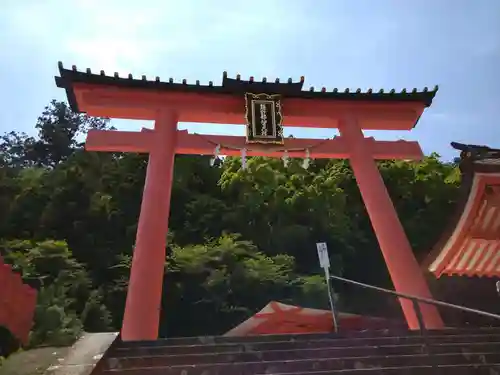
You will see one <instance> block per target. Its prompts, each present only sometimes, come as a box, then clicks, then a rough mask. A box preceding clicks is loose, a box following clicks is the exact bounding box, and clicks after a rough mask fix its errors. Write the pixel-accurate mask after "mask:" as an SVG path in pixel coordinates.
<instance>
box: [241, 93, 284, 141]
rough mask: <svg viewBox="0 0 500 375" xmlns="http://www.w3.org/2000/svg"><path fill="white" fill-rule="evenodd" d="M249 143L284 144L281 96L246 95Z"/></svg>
mask: <svg viewBox="0 0 500 375" xmlns="http://www.w3.org/2000/svg"><path fill="white" fill-rule="evenodd" d="M245 107H246V113H245V118H246V120H247V143H261V144H280V145H282V144H283V126H282V122H283V114H282V110H281V95H268V94H251V93H246V94H245Z"/></svg>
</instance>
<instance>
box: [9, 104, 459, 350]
mask: <svg viewBox="0 0 500 375" xmlns="http://www.w3.org/2000/svg"><path fill="white" fill-rule="evenodd" d="M109 127H110V124H109V121H108V120H107V119H96V118H89V117H86V116H85V115H80V114H75V113H72V112H71V111H70V110H69V108H68V107H67V106H66V105H65V104H64V103H60V102H55V101H54V102H52V103H51V104H50V105H49V106H48V107H47V108H46V110H45V112H44V113H43V114H42V116H41V117H40V118H39V119H38V122H37V123H36V128H37V130H38V136H37V137H28V136H26V135H24V134H19V133H16V132H11V133H8V134H5V135H4V136H3V137H2V138H0V165H1V169H0V212H1V213H2V214H1V215H0V239H1V245H0V253H1V254H2V255H3V256H4V258H5V259H6V261H8V262H10V263H12V264H14V265H15V268H16V269H17V270H18V271H19V272H21V273H22V275H23V276H24V277H25V278H35V279H37V280H38V281H39V283H40V294H39V304H38V308H37V311H36V319H35V326H34V330H33V334H32V342H33V344H39V343H43V342H49V343H54V342H55V343H59V342H64V341H65V340H66V339H67V338H68V337H73V336H74V335H76V334H78V332H79V331H80V330H81V329H85V330H88V331H93V330H106V329H117V328H118V327H119V326H120V321H121V318H122V314H123V306H124V301H125V293H126V288H127V279H128V273H129V267H130V261H131V255H132V247H133V243H134V237H135V231H136V226H137V218H138V214H139V208H140V200H141V194H142V188H143V182H144V175H145V167H146V164H147V157H146V156H144V155H136V154H116V153H115V154H113V153H95V152H85V151H84V150H83V148H82V143H81V142H82V140H83V137H82V134H84V133H85V131H87V130H88V129H90V128H109ZM175 163H176V165H175V176H174V177H175V182H174V186H173V192H172V194H173V197H172V204H171V215H170V228H171V229H170V233H169V245H168V249H167V250H168V258H167V259H166V263H165V268H166V271H167V272H166V275H165V279H164V287H163V290H164V298H163V310H162V311H163V313H162V328H161V331H162V334H163V335H165V334H168V335H169V336H172V335H191V334H212V333H222V332H224V330H227V329H229V328H230V327H231V326H233V325H235V324H237V323H239V322H240V321H242V320H243V319H244V318H246V317H247V316H249V315H250V314H251V313H253V312H255V311H256V310H258V309H260V308H262V307H263V306H264V305H265V304H266V303H267V302H268V301H269V300H272V299H275V300H280V301H284V302H291V303H296V304H303V305H306V306H310V307H325V306H328V305H327V303H328V302H327V301H328V300H327V297H326V294H325V286H324V284H323V281H322V277H321V276H319V275H321V273H320V270H319V268H318V264H317V254H316V250H315V243H316V242H320V241H325V242H327V243H328V246H329V249H330V257H331V261H332V266H333V270H332V272H335V273H336V274H343V275H345V276H346V277H349V278H353V279H356V280H360V281H364V282H369V283H373V284H377V285H381V286H389V287H391V284H390V281H389V278H388V275H387V271H386V268H385V264H384V262H383V259H382V257H381V254H380V250H379V247H378V244H377V241H376V239H375V236H374V234H373V231H372V229H371V225H370V222H369V219H368V217H367V214H366V211H365V208H364V206H363V204H362V200H361V197H360V194H359V191H358V188H357V186H356V181H355V179H354V176H353V174H352V171H351V169H350V167H349V163H348V161H343V160H317V161H313V162H312V163H311V166H310V168H309V169H308V170H304V169H303V168H301V160H293V161H292V162H291V163H290V165H289V166H288V167H287V168H285V167H284V166H283V163H282V162H281V161H280V160H277V159H267V158H252V159H250V160H249V161H248V168H247V169H245V170H242V169H241V168H240V167H241V163H240V160H239V159H238V158H226V159H224V160H220V163H218V164H217V166H216V167H210V166H209V158H208V157H201V156H200V157H197V156H189V157H188V156H178V157H177V158H176V162H175ZM380 170H381V172H382V174H383V177H384V179H385V181H386V184H387V186H388V189H389V192H390V194H391V196H392V198H393V200H394V203H395V205H396V207H397V210H398V212H399V214H400V217H401V220H402V222H403V224H404V226H405V228H406V230H407V233H408V235H409V237H410V240H411V243H412V245H413V248H414V249H415V253H416V255H417V257H419V258H421V257H422V255H423V254H425V252H426V251H427V250H428V248H429V246H430V245H431V244H432V243H433V242H434V241H435V239H436V236H437V235H439V233H440V231H441V230H442V229H443V225H444V224H445V222H446V218H447V216H448V215H449V212H450V209H451V208H452V207H453V203H454V200H455V197H456V193H457V187H458V179H459V173H458V170H457V168H456V166H455V165H454V164H447V163H442V162H441V161H439V159H438V157H437V155H432V156H430V157H427V158H426V159H425V160H424V161H422V162H420V163H413V162H403V161H396V162H395V161H386V162H381V163H380ZM336 290H337V292H338V293H339V296H340V297H339V303H340V304H341V306H342V308H343V309H344V310H349V311H355V312H364V313H367V312H368V313H373V314H377V313H378V314H384V309H385V310H387V309H388V305H387V304H383V303H376V304H369V303H367V302H369V300H370V296H369V295H362V294H361V291H359V290H356V291H354V290H352V291H351V290H346V289H342V288H338V289H336ZM362 302H363V305H362ZM367 306H371V307H367ZM367 309H368V310H369V311H367ZM200 311H202V312H203V313H201V314H200Z"/></svg>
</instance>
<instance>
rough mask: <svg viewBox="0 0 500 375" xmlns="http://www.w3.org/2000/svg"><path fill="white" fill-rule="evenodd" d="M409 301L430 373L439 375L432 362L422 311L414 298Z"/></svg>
mask: <svg viewBox="0 0 500 375" xmlns="http://www.w3.org/2000/svg"><path fill="white" fill-rule="evenodd" d="M410 300H411V301H412V303H413V309H414V310H415V315H416V316H417V320H418V326H419V328H420V336H421V337H422V339H423V341H424V352H425V354H427V356H429V357H430V360H431V366H432V368H433V372H432V373H433V374H436V375H438V374H439V373H438V372H437V371H438V369H437V368H436V363H435V362H434V357H433V356H432V354H433V353H432V348H431V343H430V340H429V336H428V335H427V327H426V326H425V321H424V318H423V316H422V310H420V303H419V301H418V300H416V299H415V298H410ZM436 307H437V306H436Z"/></svg>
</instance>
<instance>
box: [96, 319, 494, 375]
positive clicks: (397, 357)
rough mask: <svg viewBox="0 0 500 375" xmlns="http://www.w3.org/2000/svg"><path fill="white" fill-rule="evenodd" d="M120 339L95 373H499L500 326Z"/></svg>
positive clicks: (445, 374) (188, 374)
mask: <svg viewBox="0 0 500 375" xmlns="http://www.w3.org/2000/svg"><path fill="white" fill-rule="evenodd" d="M117 340H118V341H116V342H115V343H114V344H113V345H112V346H111V347H110V349H109V350H108V352H106V354H105V355H104V356H103V358H102V360H101V362H100V364H99V366H97V367H96V368H95V370H94V372H93V375H97V374H99V375H237V374H244V375H253V374H262V375H264V374H274V375H277V374H318V375H320V374H325V375H326V374H332V375H333V374H343V375H354V374H356V375H360V374H366V375H375V374H407V375H417V374H418V375H423V374H425V375H438V374H439V375H447V374H453V375H462V374H467V375H474V374H488V375H500V329H499V328H485V329H449V330H442V331H427V335H426V338H425V339H424V338H423V337H422V336H421V335H420V333H419V332H409V331H398V332H395V331H388V330H385V331H363V332H360V331H356V332H346V333H341V334H307V335H272V336H251V337H239V338H238V337H202V338H174V339H165V340H158V341H147V342H146V341H143V342H121V341H120V340H119V339H117ZM425 342H427V343H428V345H425Z"/></svg>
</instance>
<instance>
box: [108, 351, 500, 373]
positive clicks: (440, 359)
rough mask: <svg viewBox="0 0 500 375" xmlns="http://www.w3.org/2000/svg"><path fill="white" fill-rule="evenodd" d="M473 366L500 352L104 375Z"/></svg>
mask: <svg viewBox="0 0 500 375" xmlns="http://www.w3.org/2000/svg"><path fill="white" fill-rule="evenodd" d="M471 363H483V364H496V363H500V353H499V352H489V353H447V354H436V355H432V356H429V355H427V354H412V355H386V356H368V357H342V358H316V359H291V360H282V361H256V362H236V363H235V362H233V363H213V364H198V365H172V366H164V365H163V366H155V364H154V363H147V360H146V361H144V362H142V363H141V367H136V366H134V367H124V366H121V364H120V363H119V362H117V363H116V367H115V368H112V369H110V368H108V369H106V370H104V371H103V373H104V374H112V373H119V374H122V375H125V374H126V375H160V374H161V375H185V374H189V375H254V374H277V373H306V372H317V371H338V370H347V369H355V370H360V369H373V368H391V367H394V368H397V367H399V368H404V367H416V366H432V365H441V366H442V365H469V364H471ZM403 374H404V372H403Z"/></svg>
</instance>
